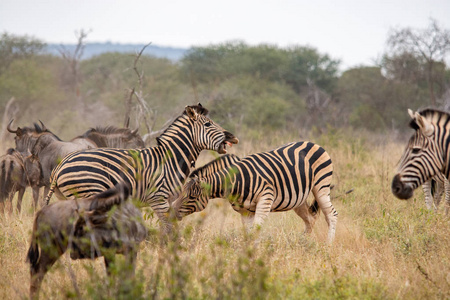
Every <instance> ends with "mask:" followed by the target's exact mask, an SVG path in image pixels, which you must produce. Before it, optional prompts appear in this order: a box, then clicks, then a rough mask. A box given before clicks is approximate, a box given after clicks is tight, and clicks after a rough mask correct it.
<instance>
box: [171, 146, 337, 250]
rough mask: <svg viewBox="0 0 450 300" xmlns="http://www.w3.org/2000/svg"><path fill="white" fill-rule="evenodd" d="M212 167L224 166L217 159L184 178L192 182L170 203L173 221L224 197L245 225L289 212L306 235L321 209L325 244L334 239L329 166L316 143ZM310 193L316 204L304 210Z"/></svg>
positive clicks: (329, 163)
mask: <svg viewBox="0 0 450 300" xmlns="http://www.w3.org/2000/svg"><path fill="white" fill-rule="evenodd" d="M227 159H229V158H227ZM217 164H221V165H224V163H220V160H216V161H213V162H211V163H210V164H207V165H206V166H204V167H203V168H200V169H198V170H195V171H194V172H192V174H191V175H190V176H189V177H190V179H191V180H190V181H188V182H187V183H186V184H185V185H184V187H183V189H182V192H181V194H180V196H179V198H178V199H176V200H175V202H174V204H173V206H174V209H175V213H176V215H177V217H178V219H181V218H183V217H184V216H186V215H189V214H191V213H193V212H196V211H201V210H203V209H205V207H206V205H207V204H208V201H209V199H213V198H227V199H228V200H229V201H230V204H231V205H232V207H233V209H234V210H235V211H237V212H239V213H240V214H241V216H242V219H243V221H244V223H245V224H246V225H247V226H248V227H251V226H254V225H257V226H258V225H261V224H262V223H263V222H264V219H265V218H266V217H267V215H268V214H269V212H271V211H287V210H291V209H293V210H294V211H295V212H296V213H297V215H299V216H300V217H301V218H302V219H303V221H304V222H305V225H306V228H305V232H306V233H310V232H311V231H312V228H313V226H314V223H315V221H316V218H317V216H318V208H319V207H320V209H321V210H322V211H323V213H324V214H325V218H326V220H327V223H328V242H329V243H331V242H332V241H333V239H334V235H335V231H336V223H337V212H336V210H335V209H334V207H333V205H332V204H331V201H330V184H331V177H332V173H333V165H332V163H331V159H330V156H329V155H328V153H327V152H326V151H325V150H324V149H323V148H322V147H320V146H319V145H316V144H314V143H311V142H296V143H290V144H287V145H284V146H281V147H279V148H277V149H274V150H272V151H268V152H261V153H258V154H253V155H249V156H247V157H245V158H243V159H241V160H239V159H235V161H234V162H231V163H229V165H228V166H227V167H225V168H223V169H220V167H219V168H218V167H217V166H216V165H217ZM225 164H228V163H225ZM311 191H312V193H313V195H314V198H315V201H314V203H313V204H312V205H311V206H308V204H307V201H306V198H307V197H308V195H309V193H310V192H311Z"/></svg>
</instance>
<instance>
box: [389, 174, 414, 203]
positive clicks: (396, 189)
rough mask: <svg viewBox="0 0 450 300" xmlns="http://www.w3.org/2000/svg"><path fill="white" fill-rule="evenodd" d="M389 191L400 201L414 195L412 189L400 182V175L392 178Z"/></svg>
mask: <svg viewBox="0 0 450 300" xmlns="http://www.w3.org/2000/svg"><path fill="white" fill-rule="evenodd" d="M391 190H392V193H393V194H394V196H395V197H397V198H398V199H400V200H407V199H409V198H411V197H412V196H413V194H414V189H413V188H412V187H411V186H410V185H409V184H405V183H404V182H402V180H401V177H400V174H397V175H395V176H394V179H393V180H392V185H391Z"/></svg>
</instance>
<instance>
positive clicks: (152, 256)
mask: <svg viewBox="0 0 450 300" xmlns="http://www.w3.org/2000/svg"><path fill="white" fill-rule="evenodd" d="M296 139H298V137H295V136H293V135H291V136H290V135H289V134H287V135H278V136H276V137H265V138H260V139H256V138H255V139H245V140H244V139H242V143H240V144H239V145H237V146H235V148H233V150H232V152H233V153H235V154H238V155H240V156H244V155H247V154H250V153H254V152H258V151H264V150H269V149H271V148H273V147H275V146H279V145H281V144H284V143H286V142H289V141H292V140H296ZM308 139H309V140H311V141H314V142H316V143H318V144H320V145H322V146H323V147H324V148H325V149H326V150H327V151H328V152H329V153H330V155H331V157H332V160H333V162H334V168H335V172H334V179H333V183H334V185H335V187H334V189H333V190H332V202H333V204H334V206H335V207H336V209H337V211H338V212H339V217H338V226H337V232H336V239H335V242H334V244H333V245H332V246H328V245H327V244H326V236H327V226H326V222H325V219H324V217H323V214H321V215H320V217H319V219H318V221H317V223H316V226H315V228H314V230H313V234H312V235H311V236H303V235H302V232H303V229H304V224H303V222H302V220H301V219H300V218H299V217H298V216H297V215H296V214H295V213H294V212H292V211H291V212H284V213H273V214H271V215H270V216H269V218H268V219H267V221H266V223H265V224H264V225H263V226H262V228H261V229H260V230H259V231H258V232H255V233H253V234H252V235H248V234H246V232H245V231H244V228H243V225H242V223H241V220H240V216H239V214H237V213H235V212H233V211H232V210H231V208H230V206H229V205H228V203H226V202H225V201H224V200H219V199H218V200H214V201H212V203H211V204H210V205H209V207H208V208H207V209H206V210H205V211H204V212H202V213H197V214H194V215H191V216H188V217H186V218H185V219H184V220H183V221H182V222H180V223H179V224H178V232H179V234H178V236H177V237H175V238H174V240H173V242H170V243H169V244H168V245H167V246H164V247H161V246H159V242H158V229H159V226H158V225H159V224H158V223H157V221H156V218H154V217H153V216H152V214H151V211H150V210H145V217H146V219H147V224H148V226H149V229H150V237H149V238H148V240H147V241H146V242H144V243H142V244H141V248H140V253H139V256H138V263H137V272H136V277H135V278H134V279H132V278H121V276H120V275H121V271H120V270H121V265H120V260H119V263H118V266H117V267H116V270H115V271H116V274H115V278H118V279H117V280H114V279H113V280H112V281H108V279H107V277H106V274H105V269H104V265H103V260H102V259H98V260H96V261H71V260H70V259H69V256H68V255H67V254H66V255H64V256H63V257H62V258H61V259H60V260H59V262H58V263H57V264H56V265H55V266H54V267H53V268H52V270H51V271H50V272H49V273H48V274H47V276H46V278H45V280H44V283H43V288H42V290H41V297H42V299H61V298H76V297H77V293H80V294H79V296H80V297H81V298H95V299H110V298H123V299H139V298H145V299H149V298H154V299H183V298H188V299H300V298H305V299H448V298H450V256H449V255H448V254H449V249H450V226H449V225H450V219H449V216H445V214H444V212H443V205H442V204H441V207H440V208H439V210H438V211H437V212H433V211H428V210H426V209H425V204H424V199H423V193H422V191H421V190H417V191H416V193H415V196H414V198H413V199H412V200H410V201H400V200H397V199H396V198H394V196H393V195H392V194H391V191H390V183H391V179H392V176H393V174H394V172H395V168H396V163H397V161H398V159H399V158H400V156H401V153H402V151H403V148H404V140H405V138H402V141H399V140H398V137H397V136H394V135H392V136H381V135H380V136H378V135H377V136H375V135H363V134H360V133H355V132H350V133H349V132H344V131H333V132H329V133H327V134H324V135H313V134H311V135H310V136H309V137H308ZM210 159H211V154H209V153H205V154H204V155H202V156H201V159H200V161H199V162H198V163H197V165H201V164H202V163H205V162H207V161H208V160H210ZM350 190H353V192H351V193H348V194H346V192H347V191H350ZM309 200H311V199H309ZM53 201H55V200H53ZM32 221H33V214H32V211H31V193H28V192H27V194H26V197H25V209H24V210H23V211H22V213H20V214H17V213H14V214H13V215H5V216H0V266H1V267H0V278H1V280H0V298H1V299H20V298H26V297H27V295H28V284H29V274H28V265H27V264H26V263H25V256H26V251H27V249H28V244H29V238H30V231H31V228H32Z"/></svg>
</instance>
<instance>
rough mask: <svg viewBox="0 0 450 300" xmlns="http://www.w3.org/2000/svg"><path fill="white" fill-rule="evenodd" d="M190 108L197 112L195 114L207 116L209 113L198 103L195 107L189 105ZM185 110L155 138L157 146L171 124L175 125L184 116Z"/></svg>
mask: <svg viewBox="0 0 450 300" xmlns="http://www.w3.org/2000/svg"><path fill="white" fill-rule="evenodd" d="M189 107H190V108H193V109H195V110H196V111H197V113H199V114H201V115H204V116H207V115H208V113H209V111H208V109H206V108H204V107H203V106H202V105H201V104H200V103H199V104H197V105H189ZM186 115H187V113H186V110H185V109H184V110H183V112H182V113H181V115H179V116H178V117H177V118H176V119H175V120H174V121H173V122H172V123H171V124H170V125H169V126H168V127H167V128H166V129H165V130H164V131H163V132H162V133H161V134H160V136H158V137H157V138H156V143H157V145H158V146H161V141H160V140H161V137H162V136H163V135H164V134H165V133H166V132H167V131H168V130H169V128H170V127H171V126H172V124H174V123H176V122H177V121H178V120H179V119H180V118H182V117H184V116H186Z"/></svg>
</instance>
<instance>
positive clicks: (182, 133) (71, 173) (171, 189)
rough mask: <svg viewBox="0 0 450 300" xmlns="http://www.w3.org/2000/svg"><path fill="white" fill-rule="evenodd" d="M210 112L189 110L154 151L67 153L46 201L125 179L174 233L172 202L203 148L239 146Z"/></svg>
mask: <svg viewBox="0 0 450 300" xmlns="http://www.w3.org/2000/svg"><path fill="white" fill-rule="evenodd" d="M207 113H208V110H207V109H205V108H204V107H202V106H201V104H198V105H196V106H186V108H185V110H184V111H183V114H181V115H180V116H179V117H178V118H177V119H176V120H175V121H174V122H173V123H172V124H171V125H170V126H169V127H168V128H167V129H166V130H165V131H164V132H163V134H162V135H161V136H160V137H159V138H158V139H157V141H158V145H157V146H155V147H151V148H144V149H134V150H126V149H114V148H99V149H90V150H84V151H80V152H75V153H72V154H69V155H68V156H66V157H65V158H64V159H63V160H62V161H61V163H60V164H59V165H58V166H57V167H56V168H55V169H54V170H53V172H52V177H51V190H50V192H49V194H48V195H47V197H46V202H47V203H48V201H49V200H50V198H51V196H52V194H53V192H54V191H55V190H56V189H57V190H58V191H59V193H60V194H62V196H63V198H64V197H65V198H73V197H84V198H86V197H89V196H91V195H94V194H97V193H100V192H103V191H105V190H107V189H108V188H111V187H113V186H115V185H116V184H117V183H118V182H119V181H122V180H125V181H126V182H128V184H129V185H130V186H131V187H132V196H133V197H134V198H137V199H139V200H140V201H141V202H143V203H145V204H147V205H149V206H150V207H151V208H152V209H153V210H154V212H155V214H156V215H157V216H158V217H159V219H160V220H161V221H162V225H163V226H164V231H165V232H166V233H168V232H170V231H171V228H172V226H171V224H170V223H169V221H168V217H167V213H168V211H169V208H170V205H169V201H168V199H169V197H170V196H172V195H173V194H175V193H176V192H177V191H178V190H179V188H180V187H181V185H182V184H183V182H184V181H185V179H186V177H187V175H188V174H189V172H190V168H191V164H192V162H195V160H197V158H198V156H199V154H200V152H201V151H202V150H215V151H217V152H219V153H226V146H227V145H229V146H231V144H237V143H238V142H239V140H238V139H237V138H236V137H235V136H234V135H233V134H231V133H229V132H228V131H225V130H224V129H223V128H222V127H220V126H219V125H218V124H216V123H214V122H213V121H212V120H211V119H210V118H208V117H207V116H206V115H207ZM59 196H60V197H61V195H59Z"/></svg>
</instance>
